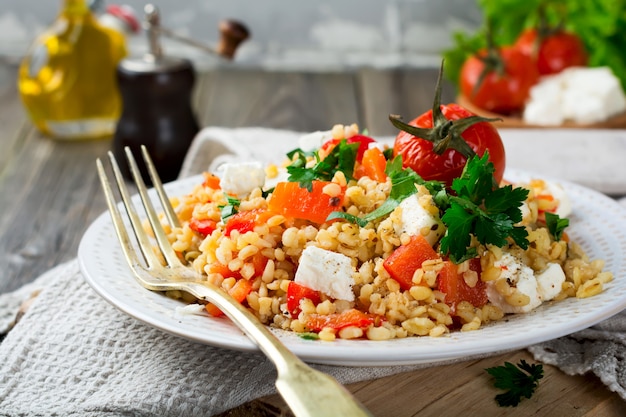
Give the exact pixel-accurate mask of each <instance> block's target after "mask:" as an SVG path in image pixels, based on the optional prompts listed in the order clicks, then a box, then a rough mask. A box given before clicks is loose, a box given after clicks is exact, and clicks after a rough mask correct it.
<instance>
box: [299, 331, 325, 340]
mask: <svg viewBox="0 0 626 417" xmlns="http://www.w3.org/2000/svg"><path fill="white" fill-rule="evenodd" d="M298 336H300V337H301V338H302V339H304V340H319V338H320V335H319V334H317V333H313V332H306V333H298Z"/></svg>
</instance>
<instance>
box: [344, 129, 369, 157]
mask: <svg viewBox="0 0 626 417" xmlns="http://www.w3.org/2000/svg"><path fill="white" fill-rule="evenodd" d="M346 141H347V142H348V143H356V142H359V150H358V151H357V153H356V160H357V161H359V162H361V160H363V155H364V154H365V151H367V149H368V148H369V146H370V143H374V142H375V140H374V139H372V138H370V137H369V136H365V135H354V136H352V137H351V138H348V139H347V140H346Z"/></svg>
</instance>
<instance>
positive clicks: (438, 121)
mask: <svg viewBox="0 0 626 417" xmlns="http://www.w3.org/2000/svg"><path fill="white" fill-rule="evenodd" d="M442 78H443V62H442V63H441V68H440V70H439V76H438V78H437V86H436V88H435V99H434V100H433V109H432V117H433V127H432V128H421V127H416V126H411V125H409V124H407V123H404V122H403V121H402V120H401V119H402V118H401V116H398V115H395V114H390V115H389V121H390V122H391V124H392V125H394V126H395V127H396V128H398V129H400V130H402V131H404V132H407V133H409V134H411V135H413V136H416V137H418V138H421V139H424V140H427V141H429V142H432V144H433V152H435V153H436V154H437V155H441V154H443V153H444V152H445V151H446V150H448V149H454V150H455V151H457V152H459V153H460V154H461V155H463V156H465V157H466V158H468V159H469V158H471V157H473V156H474V155H476V152H474V150H473V149H472V148H471V147H470V146H469V145H468V144H467V142H466V141H465V139H463V137H462V136H461V134H462V133H463V132H464V131H465V129H467V128H468V127H470V126H472V125H475V124H476V123H482V122H493V121H496V120H500V119H492V118H486V117H481V116H470V117H466V118H463V119H458V120H448V119H446V117H445V116H444V114H443V112H442V111H441V84H442Z"/></svg>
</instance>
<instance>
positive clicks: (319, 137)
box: [298, 130, 333, 152]
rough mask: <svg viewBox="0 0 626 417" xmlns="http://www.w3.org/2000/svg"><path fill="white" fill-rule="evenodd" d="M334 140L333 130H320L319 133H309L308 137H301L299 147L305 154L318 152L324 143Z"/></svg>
mask: <svg viewBox="0 0 626 417" xmlns="http://www.w3.org/2000/svg"><path fill="white" fill-rule="evenodd" d="M332 138H333V132H332V131H331V130H326V131H320V130H318V131H317V132H312V133H307V134H306V135H303V136H300V138H299V139H298V145H299V146H300V149H302V150H303V151H304V152H310V151H314V150H317V149H318V148H319V147H320V146H322V145H323V144H324V142H326V141H329V140H331V139H332Z"/></svg>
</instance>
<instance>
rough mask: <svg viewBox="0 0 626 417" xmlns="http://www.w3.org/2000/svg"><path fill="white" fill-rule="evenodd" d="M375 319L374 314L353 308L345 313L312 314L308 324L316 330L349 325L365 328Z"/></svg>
mask: <svg viewBox="0 0 626 417" xmlns="http://www.w3.org/2000/svg"><path fill="white" fill-rule="evenodd" d="M375 320H376V317H375V316H374V315H373V314H368V313H364V312H362V311H360V310H357V309H354V308H353V309H350V310H346V311H344V312H343V313H333V314H310V315H309V316H308V317H307V320H306V326H307V327H308V328H309V329H310V330H311V331H314V332H319V331H320V330H322V329H323V328H325V327H330V328H331V329H335V330H340V329H343V328H344V327H348V326H355V327H359V328H361V329H365V328H367V327H369V326H370V325H371V324H373V323H374V322H375Z"/></svg>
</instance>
